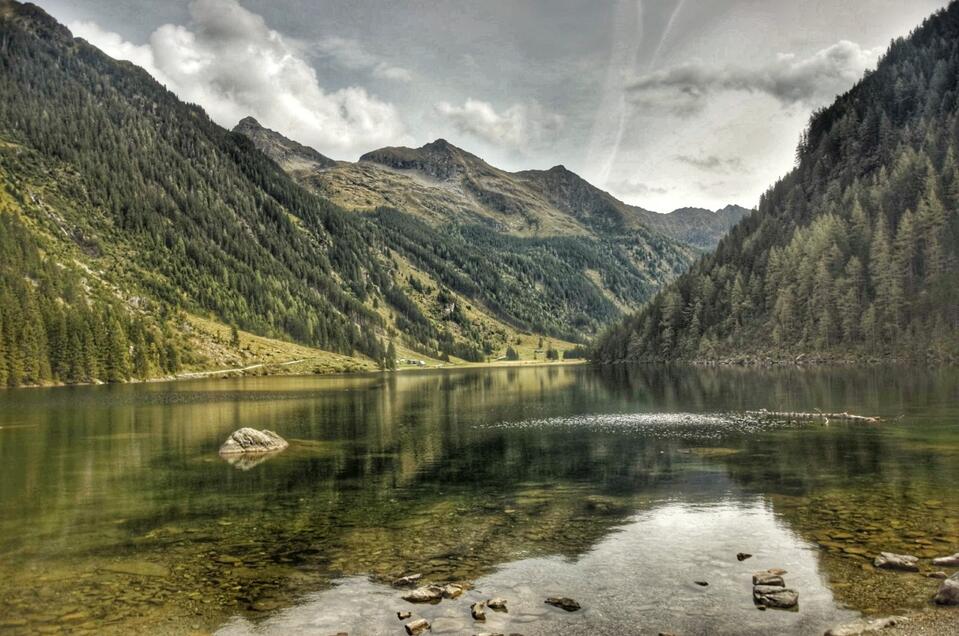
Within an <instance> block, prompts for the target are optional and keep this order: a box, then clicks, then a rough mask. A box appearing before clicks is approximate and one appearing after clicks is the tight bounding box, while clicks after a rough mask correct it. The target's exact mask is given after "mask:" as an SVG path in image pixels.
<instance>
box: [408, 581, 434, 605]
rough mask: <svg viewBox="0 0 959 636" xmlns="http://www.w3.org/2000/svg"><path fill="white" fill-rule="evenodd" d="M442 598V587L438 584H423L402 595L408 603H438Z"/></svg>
mask: <svg viewBox="0 0 959 636" xmlns="http://www.w3.org/2000/svg"><path fill="white" fill-rule="evenodd" d="M442 599H443V588H441V587H440V586H438V585H425V586H423V587H418V588H416V589H415V590H413V591H412V592H409V593H408V594H404V595H403V600H404V601H409V602H410V603H438V602H439V601H441V600H442Z"/></svg>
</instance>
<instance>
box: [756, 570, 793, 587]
mask: <svg viewBox="0 0 959 636" xmlns="http://www.w3.org/2000/svg"><path fill="white" fill-rule="evenodd" d="M753 585H767V586H771V587H786V582H785V581H784V580H783V577H781V576H779V575H778V574H770V573H769V572H756V573H755V574H753Z"/></svg>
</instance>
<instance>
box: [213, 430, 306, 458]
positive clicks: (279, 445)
mask: <svg viewBox="0 0 959 636" xmlns="http://www.w3.org/2000/svg"><path fill="white" fill-rule="evenodd" d="M287 446H289V444H288V443H287V441H286V440H285V439H283V438H282V437H280V436H279V435H277V434H276V433H274V432H273V431H268V430H265V429H264V430H262V431H258V430H256V429H255V428H241V429H239V430H237V431H233V434H232V435H230V437H228V438H227V440H226V441H225V442H223V446H221V447H220V454H221V455H238V454H242V453H270V452H273V451H279V450H283V449H284V448H286V447H287Z"/></svg>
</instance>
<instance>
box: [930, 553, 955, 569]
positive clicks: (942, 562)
mask: <svg viewBox="0 0 959 636" xmlns="http://www.w3.org/2000/svg"><path fill="white" fill-rule="evenodd" d="M932 564H933V565H938V566H941V567H946V568H951V567H959V552H956V553H955V554H953V555H952V556H947V557H939V558H938V559H933V560H932Z"/></svg>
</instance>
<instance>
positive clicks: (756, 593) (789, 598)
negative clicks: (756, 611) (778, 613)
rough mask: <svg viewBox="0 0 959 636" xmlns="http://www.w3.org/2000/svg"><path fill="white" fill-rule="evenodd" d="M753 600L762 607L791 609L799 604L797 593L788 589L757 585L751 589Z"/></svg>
mask: <svg viewBox="0 0 959 636" xmlns="http://www.w3.org/2000/svg"><path fill="white" fill-rule="evenodd" d="M753 600H754V601H755V602H756V603H757V604H758V605H762V606H763V607H773V608H776V609H791V608H793V607H796V605H798V604H799V592H797V591H796V590H791V589H789V588H788V587H778V586H775V585H757V586H755V587H754V588H753Z"/></svg>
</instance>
